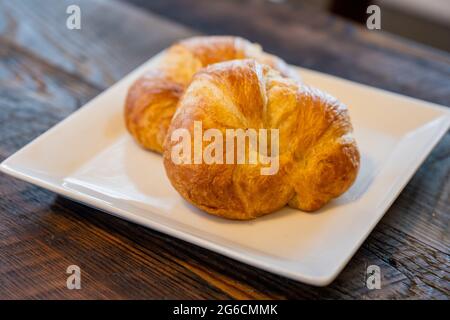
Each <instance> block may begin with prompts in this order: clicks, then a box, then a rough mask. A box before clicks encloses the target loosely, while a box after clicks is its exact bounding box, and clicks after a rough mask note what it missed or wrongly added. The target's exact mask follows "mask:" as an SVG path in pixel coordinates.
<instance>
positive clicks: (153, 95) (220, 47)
mask: <svg viewBox="0 0 450 320" xmlns="http://www.w3.org/2000/svg"><path fill="white" fill-rule="evenodd" d="M244 58H252V59H255V60H257V61H259V62H261V63H264V64H267V65H270V66H271V67H273V68H275V69H277V70H278V71H280V72H281V74H283V75H284V76H289V77H292V78H298V74H297V73H296V72H295V71H293V70H291V69H290V68H289V67H288V66H287V65H286V63H285V62H284V61H283V60H281V59H279V58H277V57H276V56H273V55H270V54H268V53H265V52H263V51H262V49H261V47H260V46H259V45H257V44H253V43H251V42H249V41H247V40H245V39H242V38H239V37H231V36H210V37H194V38H190V39H187V40H184V41H181V42H179V43H176V44H174V45H173V46H171V47H170V48H169V49H167V50H166V51H165V52H164V53H163V54H162V56H161V57H159V59H158V61H157V62H156V63H155V65H154V66H153V67H152V68H151V69H150V70H148V71H147V72H146V73H145V74H144V75H143V76H142V77H140V78H139V79H138V80H136V82H135V83H134V84H133V85H132V86H131V87H130V89H129V91H128V95H127V98H126V102H125V123H126V127H127V129H128V131H129V132H130V133H131V135H132V136H133V137H134V138H135V140H136V141H137V142H138V143H139V144H140V145H142V146H143V147H144V148H146V149H150V150H153V151H156V152H159V153H162V151H163V148H162V144H163V142H164V138H165V136H166V133H167V129H168V127H169V124H170V121H171V119H172V116H173V114H174V112H175V110H176V108H177V104H178V101H179V99H180V97H181V95H182V94H183V93H184V91H185V89H186V87H187V86H188V84H189V83H190V81H191V80H192V77H193V75H194V74H195V73H196V72H197V71H199V70H200V69H201V68H203V67H205V66H208V65H210V64H213V63H216V62H223V61H228V60H233V59H244Z"/></svg>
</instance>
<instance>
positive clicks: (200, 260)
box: [0, 0, 450, 299]
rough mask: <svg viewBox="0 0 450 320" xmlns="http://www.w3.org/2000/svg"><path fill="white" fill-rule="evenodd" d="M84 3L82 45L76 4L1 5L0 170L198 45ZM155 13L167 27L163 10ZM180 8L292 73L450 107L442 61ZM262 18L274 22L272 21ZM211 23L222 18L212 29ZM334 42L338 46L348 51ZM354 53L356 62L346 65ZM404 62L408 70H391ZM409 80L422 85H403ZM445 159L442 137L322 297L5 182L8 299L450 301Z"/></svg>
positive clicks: (325, 33)
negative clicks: (103, 98)
mask: <svg viewBox="0 0 450 320" xmlns="http://www.w3.org/2000/svg"><path fill="white" fill-rule="evenodd" d="M72 2H74V1H70V3H72ZM76 2H77V3H78V4H79V5H80V7H81V8H82V12H83V14H85V15H84V17H85V18H84V19H85V20H84V21H85V22H86V24H85V25H83V27H82V28H83V29H82V30H81V32H79V31H70V32H69V31H68V30H67V29H65V28H64V21H65V20H64V19H65V17H66V15H65V14H64V12H65V5H66V4H67V3H69V2H65V3H63V2H60V1H50V0H47V1H43V2H39V4H38V3H37V2H31V1H26V0H18V1H14V2H12V1H0V17H1V18H0V21H2V22H0V160H3V159H4V158H6V157H7V156H9V155H10V154H12V153H13V152H14V151H16V150H18V149H19V148H20V147H22V146H23V145H25V144H26V143H27V142H29V141H31V140H32V139H33V138H35V137H36V136H38V135H39V134H41V133H42V132H44V131H45V130H47V129H48V128H50V127H51V126H52V125H54V124H55V123H57V122H58V121H60V120H61V119H63V118H65V117H66V116H67V115H69V114H70V113H71V112H73V111H74V110H76V109H77V108H78V107H80V106H81V105H83V104H84V103H85V102H87V101H88V100H90V99H91V98H92V97H94V96H95V95H96V94H98V93H99V92H100V91H101V90H102V89H103V88H106V87H107V86H109V85H110V84H111V83H113V82H115V81H117V80H118V79H120V78H121V77H122V76H123V75H124V74H125V73H127V72H128V71H129V70H132V69H133V68H134V67H136V66H138V65H139V64H140V63H142V62H143V61H145V60H146V59H147V58H148V57H150V56H151V55H153V54H154V53H155V52H157V51H159V50H161V49H162V48H164V47H165V46H167V45H168V44H169V43H170V42H172V41H173V40H175V39H177V38H182V37H187V36H190V35H193V34H196V33H197V32H198V31H193V30H192V29H190V28H189V27H185V26H181V25H179V24H176V23H174V22H169V21H166V20H164V18H160V17H156V16H155V15H154V14H146V13H145V12H139V11H137V10H136V9H133V8H132V7H129V6H128V5H126V4H124V3H120V2H119V3H118V2H114V1H107V2H105V1H87V0H86V1H76ZM148 3H149V6H153V7H152V9H154V10H156V11H157V12H158V13H160V14H166V15H167V13H165V11H164V10H166V11H167V10H168V9H164V10H163V9H161V8H162V4H161V3H162V2H159V1H155V2H153V1H152V2H148ZM167 3H168V5H172V6H175V5H177V6H178V5H179V4H178V2H177V3H175V2H173V1H167ZM180 3H181V2H180ZM183 3H184V4H183V5H181V4H180V6H181V7H178V9H182V10H185V11H186V12H189V14H185V16H186V17H184V16H181V17H175V18H177V19H178V20H182V19H181V18H183V17H184V18H183V19H185V20H189V19H190V18H189V17H197V20H196V21H197V22H196V25H193V24H191V23H190V22H189V21H190V20H189V21H185V20H184V21H183V22H185V23H189V24H191V25H192V26H193V27H196V28H197V29H199V31H202V32H214V33H231V32H233V33H238V34H239V32H240V31H242V30H244V31H245V32H246V33H245V34H242V35H244V36H245V35H246V36H247V37H249V38H252V39H253V40H258V39H259V41H260V42H262V43H263V44H264V45H266V46H267V45H268V46H269V47H270V49H271V50H272V51H274V52H278V53H283V52H284V53H286V56H283V57H285V58H287V59H288V60H290V61H291V62H297V63H299V64H302V65H306V66H310V67H313V68H315V69H319V70H322V71H328V72H331V73H334V74H338V75H341V76H346V77H348V78H351V79H353V80H359V81H363V82H364V81H365V82H366V83H370V84H375V85H378V86H380V87H384V88H391V89H392V90H394V91H398V92H403V93H406V94H411V95H415V96H417V97H422V98H428V99H429V100H430V101H435V102H441V103H447V104H448V102H449V100H448V99H449V98H450V91H449V90H450V86H449V85H448V81H449V77H448V74H447V73H446V72H447V71H448V70H449V68H450V62H449V61H450V60H449V58H448V56H447V55H444V54H442V53H439V52H434V51H431V50H428V49H425V48H419V47H416V46H411V45H410V44H405V43H402V42H398V41H394V40H392V39H391V38H386V39H387V40H386V39H385V38H384V37H383V36H381V35H376V36H374V35H373V34H372V33H370V34H369V33H368V32H364V31H363V30H358V29H356V30H355V29H354V28H355V27H354V26H352V25H348V24H347V23H344V22H342V21H341V20H338V19H336V18H333V17H328V16H323V15H321V14H319V15H318V18H317V19H313V18H311V17H312V16H313V14H312V13H310V12H307V11H304V12H302V13H301V14H300V17H301V18H302V19H297V20H295V21H294V20H293V19H292V18H291V19H290V20H289V19H288V17H290V16H292V14H290V15H289V14H288V13H286V9H282V8H283V7H278V6H277V7H274V6H273V5H271V4H269V6H268V8H269V9H263V6H262V5H261V4H260V2H257V1H256V2H255V1H252V2H251V3H253V5H254V6H256V7H255V8H254V10H260V11H261V12H260V11H254V12H255V16H257V15H258V16H259V17H263V18H258V19H264V23H263V21H258V19H256V18H249V17H250V16H247V19H246V20H248V22H245V23H246V24H242V25H241V28H238V27H235V26H229V24H233V23H237V22H239V23H244V22H243V19H242V18H241V20H233V19H236V18H234V17H242V15H241V13H240V10H243V12H246V11H245V10H250V9H249V8H250V7H249V6H250V2H248V3H247V4H245V5H243V6H242V7H236V6H234V7H232V6H231V5H230V4H233V1H230V2H229V3H230V4H226V5H225V4H222V5H221V6H219V8H221V10H223V12H222V14H223V16H222V17H221V16H220V15H219V12H218V9H216V11H214V10H212V9H211V10H212V12H211V16H209V15H207V17H203V18H201V17H200V15H199V13H198V12H200V9H199V8H198V7H197V6H199V4H197V5H196V4H195V3H193V2H191V1H183ZM198 3H200V4H201V5H206V4H205V2H198ZM156 5H158V7H156ZM206 8H207V9H208V7H206ZM233 8H234V13H233V12H232V11H231V10H233ZM275 8H277V9H275ZM187 10H189V11H187ZM262 10H266V11H273V12H274V13H273V16H272V14H271V13H270V12H266V11H262ZM105 12H107V13H108V14H105ZM256 12H257V14H256ZM167 16H169V15H167ZM308 16H311V17H309V18H308ZM172 18H174V17H173V16H172ZM188 18H189V19H188ZM201 19H203V20H201ZM213 19H217V21H216V23H215V24H214V28H213V27H211V26H212V25H213V22H212V21H213ZM227 19H228V20H227ZM229 19H232V21H231V22H230V21H229ZM5 21H6V22H5ZM118 21H120V23H118ZM203 21H206V22H203ZM226 21H228V23H225V22H226ZM61 24H62V26H61ZM208 28H210V29H209V30H208ZM230 28H231V29H230ZM232 28H235V29H232ZM283 28H284V29H286V28H288V29H289V30H290V32H289V33H290V34H292V35H295V39H301V37H300V36H302V35H305V38H304V40H303V41H302V43H301V44H298V43H297V42H300V41H295V43H294V41H291V43H293V44H292V46H293V48H290V47H288V46H286V45H285V44H284V43H282V42H283V41H288V39H287V37H286V35H282V34H281V30H282V29H283ZM298 30H300V31H298ZM301 30H303V31H301ZM244 31H242V32H244ZM291 31H292V32H291ZM335 36H336V37H338V39H339V41H341V42H342V44H341V49H340V50H337V49H338V48H337V46H339V41H338V40H333V39H334V37H335ZM279 37H281V40H278V39H279ZM321 37H322V38H324V39H331V41H333V43H332V45H331V46H332V47H333V46H334V47H336V48H335V49H330V48H323V49H321V48H320V46H319V39H320V38H321ZM282 40H283V41H282ZM125 44H126V45H125ZM322 47H323V45H322ZM371 48H373V49H374V50H375V51H376V56H377V57H378V58H377V59H379V60H381V61H382V66H381V69H380V70H375V69H376V68H373V67H370V68H367V67H365V66H364V64H363V63H362V62H359V61H355V63H353V64H351V59H355V57H358V56H359V55H360V54H361V55H362V56H364V57H366V58H367V57H371V55H370V50H371ZM351 50H356V52H355V53H354V54H352V56H351V57H348V56H347V55H348V54H349V52H350V51H351ZM311 54H313V55H314V56H313V57H310V56H309V55H311ZM330 59H331V60H330ZM384 59H386V60H384ZM332 60H333V61H334V60H336V61H335V62H332ZM339 61H340V62H342V65H340V64H339ZM400 61H403V63H404V64H403V65H401V66H400V67H399V68H397V69H395V68H396V64H397V63H399V62H400ZM350 65H351V70H348V68H349V66H350ZM389 66H391V68H393V69H394V70H390V68H389ZM409 69H412V70H409ZM399 72H403V73H399ZM405 72H406V77H408V76H409V77H415V78H414V79H415V80H414V81H413V80H412V79H411V78H409V79H404V78H405V76H403V75H402V76H398V75H400V74H404V73H405ZM420 72H428V75H425V76H420ZM397 73H398V75H397ZM393 76H395V77H394V78H392V77H393ZM427 79H428V80H429V81H431V83H426V84H425V85H426V87H427V88H428V87H430V86H431V84H435V85H436V86H432V87H433V88H432V90H428V89H425V88H423V87H422V85H423V83H422V81H424V80H427ZM427 90H428V91H427ZM449 146H450V136H449V134H447V135H446V136H445V138H444V139H443V140H442V141H441V142H440V143H439V145H438V146H437V147H436V148H435V149H434V151H433V153H432V154H431V155H430V157H428V159H427V160H426V161H425V163H424V164H423V165H422V167H421V168H420V169H419V171H418V172H417V173H416V175H415V176H414V178H413V179H412V180H411V182H410V183H409V184H408V186H407V187H406V188H405V190H404V191H403V192H402V194H401V195H400V197H399V198H398V199H397V201H396V202H395V203H394V204H393V206H392V207H391V209H390V210H389V212H388V213H387V214H386V216H385V217H384V219H383V220H382V221H381V223H380V224H379V225H378V226H377V227H376V229H375V230H374V232H373V233H372V234H371V236H370V237H369V238H368V240H367V241H366V242H365V243H364V244H363V246H362V247H361V248H360V249H359V250H358V252H357V253H356V255H355V256H354V257H353V258H352V260H351V261H350V263H349V264H348V265H347V267H346V268H345V270H344V271H343V272H342V273H341V274H340V276H339V277H338V278H337V280H336V281H334V282H333V283H332V284H331V285H330V286H328V287H325V288H315V287H311V286H307V285H303V284H301V283H298V282H295V281H291V280H288V279H286V278H283V277H280V276H276V275H273V274H271V273H268V272H265V271H262V270H259V269H256V268H253V267H250V266H247V265H245V264H242V263H239V262H236V261H234V260H231V259H228V258H225V257H223V256H221V255H219V254H216V253H213V252H210V251H208V250H205V249H202V248H199V247H196V246H194V245H191V244H189V243H186V242H184V241H181V240H178V239H175V238H172V237H169V236H166V235H164V234H161V233H159V232H156V231H153V230H149V229H146V228H144V227H141V226H138V225H135V224H132V223H129V222H126V221H123V220H121V219H118V218H114V217H112V216H110V215H107V214H105V213H102V212H99V211H97V210H94V209H92V208H89V207H86V206H84V205H80V204H77V203H74V202H72V201H70V200H67V199H64V198H61V197H59V196H57V195H55V194H53V193H51V192H49V191H46V190H43V189H41V188H38V187H35V186H32V185H30V184H27V183H25V182H21V181H19V180H16V179H13V178H11V177H8V176H6V175H4V174H0V221H1V223H0V298H6V299H11V298H31V299H43V298H54V299H62V298H74V299H107V298H110V299H134V298H135V299H143V298H144V299H145V298H148V299H170V298H177V299H183V298H186V299H213V298H216V299H229V298H235V299H246V298H255V299H319V298H325V299H338V298H344V299H351V298H359V299H374V298H375V299H382V298H384V299H401V298H419V299H426V298H433V299H448V298H449V293H450V288H449V285H448V284H449V278H450V275H449V273H450V261H449V260H450V258H449V249H448V248H449V244H450V242H449V238H448V230H449V225H448V223H449V214H450V213H449V210H448V208H449V204H450V200H449V191H450V186H449V181H450V179H449V172H450V157H449V151H450V148H449ZM68 147H70V146H68ZM70 264H77V265H79V266H80V267H81V269H82V279H83V280H82V289H81V290H68V289H67V288H66V277H67V275H66V273H65V270H66V268H67V266H69V265H70ZM371 264H376V265H378V266H380V268H381V270H382V275H383V278H382V289H381V290H368V289H367V288H366V286H365V280H366V279H365V277H366V276H365V271H366V268H367V266H368V265H371Z"/></svg>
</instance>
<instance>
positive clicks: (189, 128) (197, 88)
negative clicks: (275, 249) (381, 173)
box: [164, 59, 360, 220]
mask: <svg viewBox="0 0 450 320" xmlns="http://www.w3.org/2000/svg"><path fill="white" fill-rule="evenodd" d="M180 91H181V89H180ZM183 91H184V90H183ZM174 108H175V107H174ZM209 129H213V131H211V130H210V131H209V132H210V133H214V134H213V135H215V139H214V140H215V141H216V140H217V139H219V138H220V136H221V135H222V136H223V137H227V130H231V129H234V130H239V129H241V130H248V129H254V130H257V131H259V132H265V133H267V132H268V130H273V133H272V135H273V136H274V135H275V133H277V136H278V138H277V139H278V140H277V141H275V140H274V141H275V142H276V144H277V150H276V149H272V148H271V147H273V146H274V145H275V142H274V141H272V140H270V139H269V141H270V142H269V143H267V145H268V150H267V152H266V153H265V154H261V150H259V149H258V150H257V153H258V152H259V153H258V159H264V158H263V156H266V158H267V156H270V157H272V161H274V163H275V161H276V163H277V166H276V171H273V172H272V174H270V173H269V174H267V173H266V174H263V171H262V170H263V169H264V168H267V167H268V166H269V165H268V164H267V162H266V163H263V162H262V161H261V162H259V160H258V163H256V164H255V163H253V164H250V163H236V156H237V155H236V154H237V153H238V150H237V149H236V147H235V145H233V146H232V149H231V153H232V156H231V158H233V160H235V162H234V164H231V163H223V162H224V161H225V160H224V159H225V158H226V159H228V155H229V152H230V150H228V148H226V147H225V146H224V147H223V149H216V150H215V151H216V154H215V155H214V157H215V160H218V159H219V160H220V158H221V159H222V163H220V161H216V162H212V163H211V160H210V161H209V162H208V161H205V159H202V157H206V153H204V152H206V151H205V150H206V149H207V148H208V146H211V143H212V142H213V139H211V137H209V138H208V137H206V139H205V134H206V133H207V132H208V130H209ZM264 129H265V130H264ZM195 130H201V135H200V139H201V140H200V144H199V142H198V141H196V140H195V139H197V138H198V137H197V138H195V137H196V135H197V136H199V135H198V132H197V133H196V132H195ZM352 131H353V129H352V125H351V122H350V118H349V115H348V111H347V108H346V106H345V105H344V104H342V103H341V102H339V101H338V100H337V99H336V98H334V97H332V96H330V95H328V94H326V93H324V92H322V91H320V90H318V89H315V88H312V87H308V86H306V85H304V84H301V83H300V82H297V81H294V80H292V79H290V78H286V77H283V76H282V75H281V74H280V73H279V72H277V71H276V70H274V69H272V68H271V67H269V66H267V65H265V64H260V63H258V62H256V61H255V60H250V59H246V60H234V61H228V62H222V63H216V64H212V65H210V66H208V67H206V68H204V69H202V70H201V71H199V72H197V73H196V74H195V76H194V77H193V79H192V81H191V83H190V84H189V86H188V87H187V88H186V91H185V93H184V95H183V97H182V98H181V100H180V101H179V103H178V106H177V110H176V113H175V115H174V116H173V119H172V121H171V124H170V127H169V129H168V132H167V135H166V139H165V143H164V166H165V169H166V173H167V176H168V178H169V180H170V182H171V183H172V185H173V186H174V187H175V189H176V190H177V191H178V192H179V193H180V194H181V195H182V196H183V197H184V198H185V199H186V200H187V201H189V202H190V203H192V204H193V205H195V206H197V207H198V208H200V209H202V210H204V211H206V212H208V213H211V214H213V215H218V216H222V217H225V218H230V219H239V220H246V219H252V218H256V217H258V216H262V215H265V214H268V213H271V212H273V211H275V210H277V209H280V208H282V207H283V206H285V205H286V204H288V205H289V206H291V207H293V208H298V209H300V210H304V211H315V210H318V209H320V208H321V207H323V206H324V205H325V204H326V203H327V202H329V201H330V200H331V199H333V198H336V197H338V196H339V195H341V194H342V193H344V192H345V191H346V190H347V189H348V188H349V187H350V186H351V185H352V183H353V182H354V180H355V178H356V176H357V173H358V169H359V161H360V156H359V151H358V148H357V145H356V142H355V139H354V138H353V135H352ZM271 132H272V131H271ZM185 134H186V136H185ZM183 139H190V140H189V141H187V140H185V141H184V142H186V145H187V146H193V145H194V146H196V147H197V148H200V149H199V150H201V151H200V154H199V153H198V152H195V150H194V152H191V153H187V152H186V150H183V152H180V150H181V149H180V143H181V141H182V140H183ZM233 139H234V138H233ZM249 140H250V139H249ZM227 141H228V140H227ZM233 141H236V140H233ZM216 142H217V141H216ZM222 142H223V144H226V142H225V140H224V141H222ZM247 142H248V141H247ZM236 143H237V142H236ZM258 143H260V142H258ZM271 143H272V146H270V144H271ZM217 150H221V151H220V152H222V153H221V154H217ZM241 150H245V152H246V154H247V155H246V156H245V157H248V160H249V159H250V154H251V153H252V152H253V153H254V152H255V149H254V146H250V143H249V142H248V143H247V144H245V147H244V148H243V149H241ZM197 151H198V150H197ZM202 152H203V153H202ZM176 156H180V158H176ZM195 157H197V159H195ZM231 158H230V159H231ZM199 160H200V161H199ZM274 167H275V166H274Z"/></svg>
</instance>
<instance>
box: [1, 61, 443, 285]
mask: <svg viewBox="0 0 450 320" xmlns="http://www.w3.org/2000/svg"><path fill="white" fill-rule="evenodd" d="M154 61H155V59H152V60H150V61H149V62H147V63H145V64H144V65H142V66H141V67H139V68H138V69H136V70H135V71H133V72H132V73H131V74H130V75H128V76H127V77H125V78H124V79H123V80H121V81H120V82H118V83H117V84H115V85H114V86H113V87H111V88H110V89H109V90H107V91H105V92H104V93H102V94H101V95H99V96H98V97H96V98H95V99H94V100H92V101H91V102H89V103H88V104H87V105H86V106H84V107H83V108H81V109H80V110H78V111H77V112H75V113H74V114H73V115H71V116H70V117H68V118H67V119H65V120H64V121H62V122H61V123H59V124H58V125H56V126H55V127H54V128H52V129H51V130H49V131H47V132H46V133H44V134H43V135H41V136H40V137H38V138H37V139H36V140H34V141H33V142H31V143H30V144H28V145H27V146H25V147H24V148H23V149H21V150H20V151H18V152H17V153H15V154H14V155H12V156H11V157H9V158H8V159H6V160H5V161H4V162H3V163H2V164H1V170H2V171H4V172H6V173H8V174H11V175H12V176H15V177H17V178H19V179H23V180H25V181H28V182H31V183H34V184H36V185H38V186H41V187H43V188H46V189H49V190H51V191H53V192H56V193H59V194H61V195H63V196H65V197H68V198H71V199H73V200H76V201H79V202H82V203H85V204H87V205H90V206H92V207H95V208H98V209H100V210H103V211H105V212H108V213H111V214H113V215H116V216H118V217H121V218H124V219H127V220H130V221H133V222H135V223H138V224H141V225H144V226H147V227H149V228H153V229H156V230H159V231H161V232H164V233H167V234H169V235H171V236H174V237H178V238H180V239H183V240H186V241H189V242H191V243H194V244H196V245H199V246H201V247H205V248H208V249H210V250H213V251H216V252H219V253H221V254H223V255H226V256H228V257H231V258H234V259H236V260H239V261H242V262H245V263H248V264H250V265H253V266H256V267H259V268H262V269H265V270H268V271H271V272H274V273H277V274H280V275H283V276H286V277H289V278H292V279H296V280H299V281H302V282H305V283H309V284H313V285H327V284H329V283H330V282H331V281H332V280H334V278H335V277H336V276H337V275H338V274H339V272H340V271H341V270H342V269H343V267H344V266H345V265H346V263H347V262H348V261H349V259H350V258H351V257H352V255H353V254H354V253H355V251H356V250H357V249H358V248H359V246H360V245H361V243H362V242H363V241H364V239H366V237H367V236H368V235H369V233H370V231H371V230H372V229H373V228H374V227H375V225H376V223H377V222H378V221H379V220H380V219H381V217H382V216H383V214H384V213H385V212H386V210H387V209H388V208H389V206H390V205H391V203H392V202H393V201H394V200H395V198H396V197H397V195H398V194H399V193H400V191H401V190H402V188H403V187H404V186H405V185H406V183H407V182H408V180H409V179H410V178H411V176H412V175H413V174H414V172H415V171H416V170H417V168H418V166H419V165H420V164H421V163H422V161H423V160H424V159H425V157H426V156H427V154H428V153H429V152H430V151H431V149H432V148H433V146H434V145H435V144H436V143H437V142H438V140H439V139H440V138H441V137H442V135H443V134H444V133H445V132H446V130H447V129H448V127H449V124H450V112H449V110H447V109H446V108H443V107H439V106H436V105H433V104H430V103H427V102H424V101H419V100H414V99H411V98H407V97H403V96H400V95H397V94H393V93H389V92H386V91H382V90H378V89H374V88H370V87H367V86H364V85H361V84H357V83H353V82H350V81H346V80H342V79H339V78H335V77H332V76H329V75H325V74H321V73H318V72H313V71H309V70H305V69H299V71H300V72H301V74H302V77H303V79H304V81H305V82H306V83H308V84H311V85H313V86H316V87H318V88H321V89H323V90H325V91H327V92H329V93H331V94H332V95H334V96H336V97H337V98H339V99H340V100H341V101H343V102H344V103H346V104H347V105H348V106H349V109H350V116H351V118H352V122H353V125H354V128H355V136H356V140H357V142H358V145H359V148H360V151H361V155H362V158H361V170H360V173H359V176H358V178H357V181H356V182H355V184H354V185H353V186H352V188H351V189H350V190H349V191H348V192H347V193H345V194H344V195H343V196H341V197H340V198H339V199H336V200H335V201H333V202H332V203H330V204H329V205H327V206H325V207H324V208H323V209H321V210H320V211H319V212H316V213H312V214H311V213H304V212H301V211H297V210H294V209H290V208H284V209H282V210H280V211H279V212H276V213H273V214H270V215H268V216H265V217H262V218H259V219H256V220H253V221H248V222H242V221H240V222H239V221H228V220H224V219H221V218H217V217H214V216H210V215H208V214H206V213H203V212H201V211H200V210H198V209H196V208H194V207H193V206H191V205H189V204H187V203H186V202H185V201H184V200H183V199H182V198H181V197H180V196H179V195H178V194H177V192H176V191H175V190H174V189H173V188H172V186H171V185H170V183H169V181H168V179H167V178H166V175H165V172H164V168H163V164H162V161H161V156H159V155H156V154H154V153H151V152H146V151H144V150H142V149H141V148H139V147H138V146H137V145H136V144H135V143H134V142H133V140H132V138H131V137H130V136H129V135H128V134H127V132H126V130H125V127H124V123H123V120H122V108H123V102H124V99H125V96H126V92H127V89H128V87H129V85H130V83H131V82H132V81H133V80H134V79H135V78H136V77H138V76H139V75H140V74H142V72H143V71H144V70H145V69H146V68H148V66H149V64H151V63H154Z"/></svg>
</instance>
